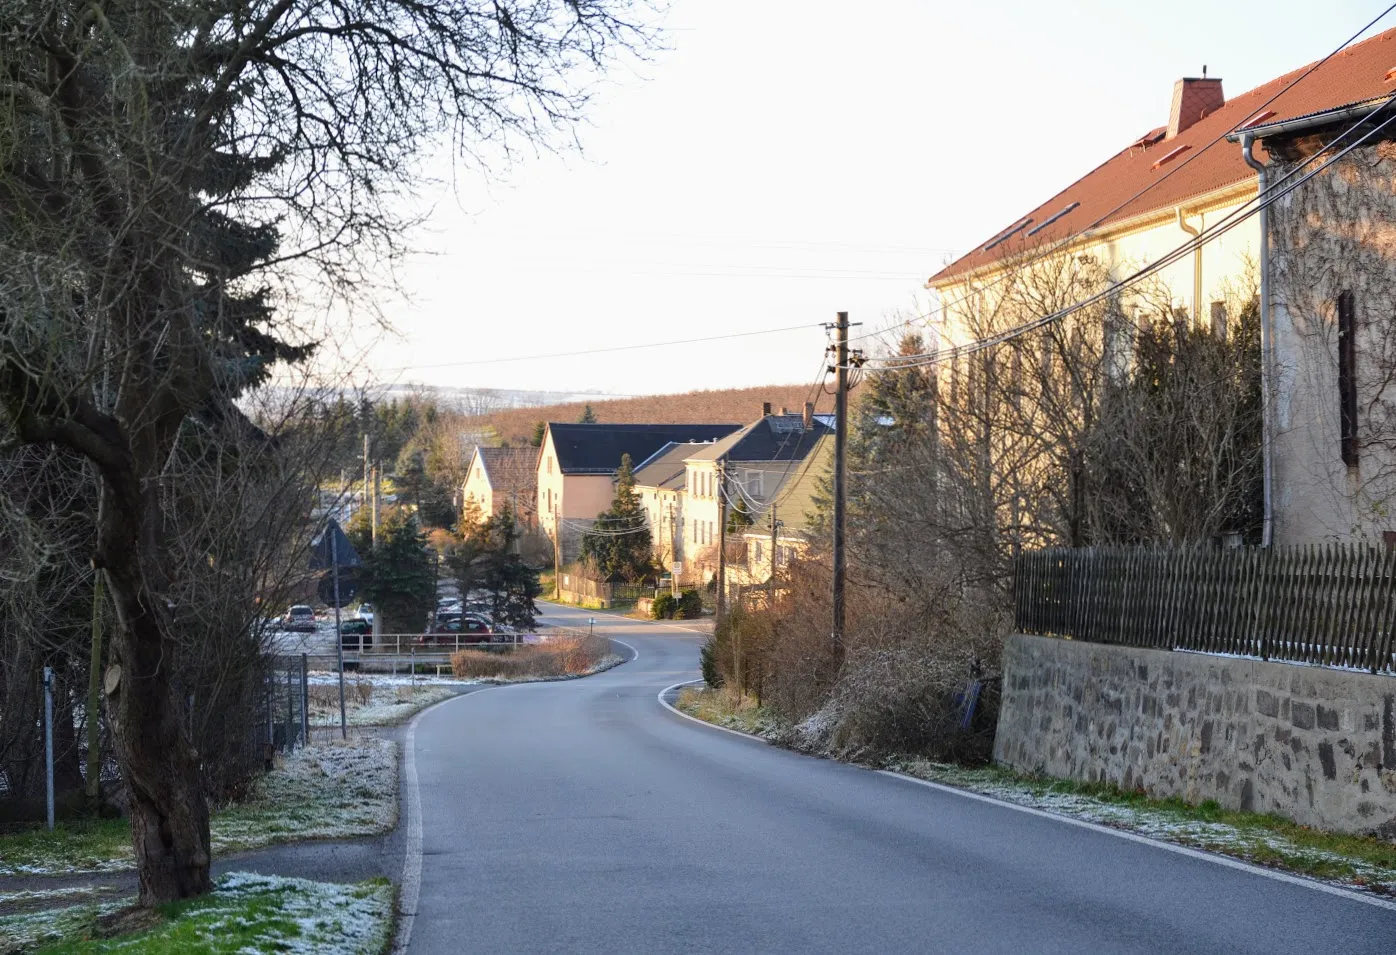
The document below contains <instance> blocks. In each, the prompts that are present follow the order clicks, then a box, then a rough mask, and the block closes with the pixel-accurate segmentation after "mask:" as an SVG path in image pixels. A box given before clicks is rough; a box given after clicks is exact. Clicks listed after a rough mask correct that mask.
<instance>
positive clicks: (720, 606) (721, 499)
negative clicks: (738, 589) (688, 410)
mask: <svg viewBox="0 0 1396 955" xmlns="http://www.w3.org/2000/svg"><path fill="white" fill-rule="evenodd" d="M726 612H727V468H726V466H725V462H723V461H718V462H717V616H716V617H715V618H714V619H715V620H716V622H717V623H722V617H723V615H724V614H725V613H726Z"/></svg>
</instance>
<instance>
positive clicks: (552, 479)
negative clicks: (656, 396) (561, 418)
mask: <svg viewBox="0 0 1396 955" xmlns="http://www.w3.org/2000/svg"><path fill="white" fill-rule="evenodd" d="M738 427H739V425H735V424H565V423H558V422H550V423H549V424H548V427H547V430H546V431H545V432H544V435H543V444H542V447H541V448H540V449H539V455H538V469H537V481H538V484H537V495H538V496H537V501H538V520H539V526H541V527H542V529H543V530H544V532H545V533H546V534H547V535H548V536H549V537H550V538H552V539H553V540H554V542H560V544H561V551H562V558H563V560H564V561H566V560H570V559H572V558H574V557H575V556H576V554H577V552H578V549H579V547H580V542H581V537H582V534H583V532H584V531H585V530H586V528H587V527H588V526H590V524H591V523H592V522H594V521H595V520H596V517H597V515H598V514H600V513H601V512H602V511H604V510H606V508H608V507H610V506H611V499H612V497H614V494H615V474H616V469H617V468H619V467H620V464H621V458H622V457H623V456H625V455H627V454H628V455H630V461H631V466H632V467H635V466H636V465H639V464H641V463H643V462H644V461H646V460H647V459H648V458H650V457H651V456H652V455H653V454H654V453H655V452H656V451H659V450H660V449H661V448H663V447H665V446H666V445H668V444H670V443H671V442H680V443H687V442H700V441H716V440H718V439H720V438H724V437H726V436H727V435H730V434H731V433H732V432H734V431H736V430H737V429H738Z"/></svg>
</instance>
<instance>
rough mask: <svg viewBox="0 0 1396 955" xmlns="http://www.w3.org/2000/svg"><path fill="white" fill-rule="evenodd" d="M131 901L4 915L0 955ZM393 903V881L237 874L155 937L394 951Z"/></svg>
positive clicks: (115, 946) (82, 925)
mask: <svg viewBox="0 0 1396 955" xmlns="http://www.w3.org/2000/svg"><path fill="white" fill-rule="evenodd" d="M130 904H131V900H126V901H122V902H108V903H103V904H100V905H79V906H71V907H68V908H62V909H49V910H47V911H43V912H29V913H25V914H24V915H14V916H7V917H4V918H0V955H11V953H19V952H26V951H32V950H34V949H35V948H37V947H38V946H40V945H44V944H46V943H53V942H59V941H62V940H64V939H65V938H72V937H74V936H80V935H81V934H82V933H84V932H85V931H86V930H87V929H89V928H90V927H91V926H92V925H93V924H94V923H95V921H96V919H97V918H98V917H100V916H101V915H104V914H107V913H110V912H115V911H118V910H120V909H122V908H124V907H126V906H128V905H130ZM392 906H393V889H392V886H391V885H389V884H387V883H386V882H381V881H375V882H369V883H362V884H359V885H338V884H334V883H324V882H310V881H307V880H305V879H287V878H278V877H273V876H264V875H253V874H250V873H245V872H233V873H229V874H228V875H225V876H223V877H222V878H221V879H219V880H218V881H217V883H216V885H215V888H214V892H213V894H211V895H209V896H206V897H204V898H202V899H199V900H197V901H196V902H194V903H193V904H192V905H190V906H188V907H187V908H185V909H183V910H182V911H181V912H180V914H179V915H178V916H176V917H175V918H174V919H172V920H171V921H169V922H165V923H163V924H162V925H160V926H157V927H156V928H154V929H153V930H152V932H151V935H152V937H153V938H158V939H161V940H162V941H166V942H167V944H168V936H169V934H170V933H172V932H174V931H178V932H179V933H180V935H179V939H180V942H181V946H182V947H183V948H186V949H187V948H190V947H193V948H195V949H197V948H198V947H200V946H201V943H208V944H212V943H217V942H223V943H224V944H226V943H227V941H228V940H229V939H230V938H232V939H237V940H238V941H243V940H244V939H245V940H246V941H247V942H248V943H249V944H247V945H245V946H244V947H243V949H242V951H243V952H247V953H259V952H288V953H294V955H377V953H379V952H382V951H383V950H384V949H385V948H386V946H387V943H388V938H389V933H390V932H391V930H392ZM99 944H100V943H99ZM140 947H141V941H140V939H139V937H137V938H130V939H119V938H118V939H112V940H110V942H108V943H106V944H101V946H100V948H98V949H97V950H98V951H117V950H139V949H140ZM162 950H163V949H162Z"/></svg>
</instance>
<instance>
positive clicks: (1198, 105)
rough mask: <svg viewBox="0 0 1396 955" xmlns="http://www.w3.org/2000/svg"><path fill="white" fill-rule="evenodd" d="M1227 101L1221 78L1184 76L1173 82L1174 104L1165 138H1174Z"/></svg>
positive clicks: (1169, 115) (1170, 111)
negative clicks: (1223, 92) (1223, 93)
mask: <svg viewBox="0 0 1396 955" xmlns="http://www.w3.org/2000/svg"><path fill="white" fill-rule="evenodd" d="M1203 72H1204V73H1205V72H1206V71H1205V70H1204V71H1203ZM1225 102H1226V97H1225V96H1223V95H1222V81H1221V80H1218V79H1212V78H1209V77H1207V76H1201V77H1198V76H1185V77H1183V78H1182V79H1181V80H1179V81H1178V82H1176V83H1174V84H1173V106H1172V108H1171V109H1170V110H1169V112H1168V135H1167V136H1165V137H1164V138H1165V139H1172V138H1173V137H1174V136H1177V135H1178V134H1179V133H1181V132H1182V131H1183V130H1185V129H1187V128H1188V127H1189V126H1191V125H1192V124H1193V123H1195V122H1197V121H1198V120H1199V119H1201V118H1202V117H1204V116H1206V115H1207V114H1208V113H1211V112H1214V111H1215V110H1217V109H1219V108H1220V107H1221V106H1222V104H1223V103H1225Z"/></svg>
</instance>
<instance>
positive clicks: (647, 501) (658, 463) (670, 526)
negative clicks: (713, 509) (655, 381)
mask: <svg viewBox="0 0 1396 955" xmlns="http://www.w3.org/2000/svg"><path fill="white" fill-rule="evenodd" d="M704 446H705V443H703V442H691V441H690V442H682V443H681V442H677V441H671V442H669V443H668V444H666V445H665V446H664V447H662V448H660V449H659V450H658V451H656V452H655V453H654V454H652V455H651V456H650V457H649V458H648V459H647V460H646V461H644V462H642V463H641V464H640V466H639V467H637V468H636V469H635V492H636V493H637V494H639V496H640V505H641V506H642V507H643V508H644V509H645V516H646V518H647V519H648V521H649V528H650V542H651V544H652V545H653V547H654V559H655V561H656V562H658V564H659V565H660V566H661V567H663V568H665V569H666V570H670V571H672V570H673V569H674V568H675V566H677V567H679V568H680V570H682V567H683V561H684V555H685V549H684V534H683V528H684V527H685V523H684V516H683V514H684V510H683V509H684V498H685V496H686V495H685V493H684V490H685V488H686V486H687V481H688V468H687V465H686V464H685V463H684V462H685V461H686V460H687V459H688V458H689V457H691V456H692V455H693V454H695V453H696V452H698V451H699V450H701V449H702V448H703V447H704Z"/></svg>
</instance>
